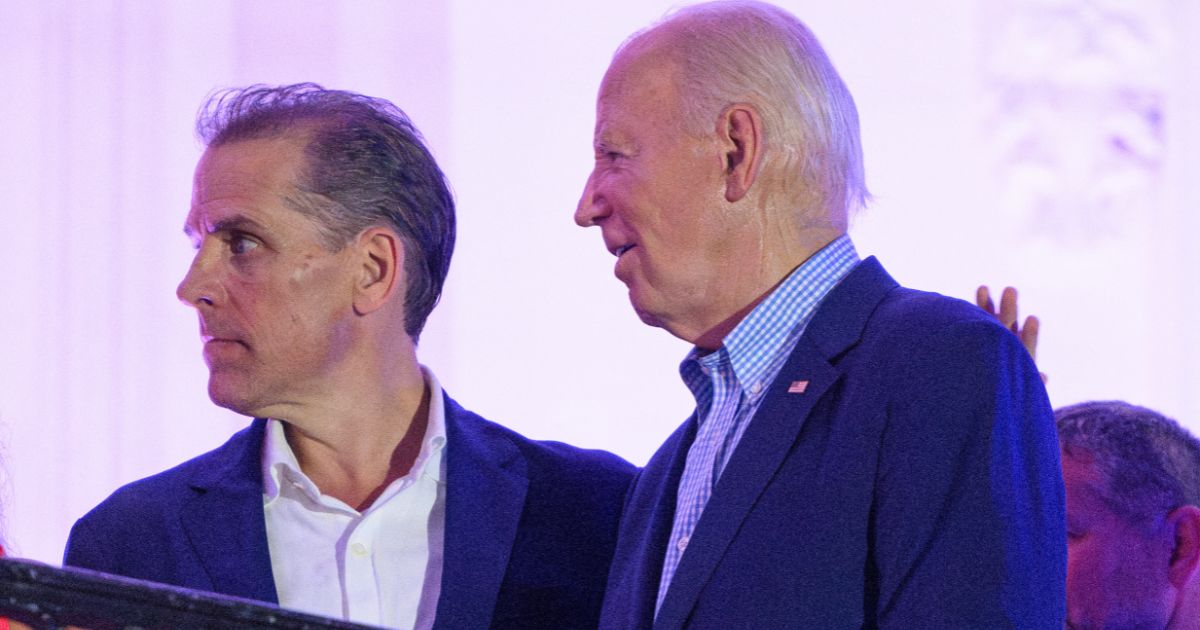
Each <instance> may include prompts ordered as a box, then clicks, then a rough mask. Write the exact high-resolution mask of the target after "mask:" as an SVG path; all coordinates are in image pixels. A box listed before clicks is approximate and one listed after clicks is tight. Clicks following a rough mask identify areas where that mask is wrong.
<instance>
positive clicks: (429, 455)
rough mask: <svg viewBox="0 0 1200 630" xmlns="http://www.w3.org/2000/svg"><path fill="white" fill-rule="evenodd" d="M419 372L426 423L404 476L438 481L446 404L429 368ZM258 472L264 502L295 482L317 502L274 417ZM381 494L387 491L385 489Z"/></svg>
mask: <svg viewBox="0 0 1200 630" xmlns="http://www.w3.org/2000/svg"><path fill="white" fill-rule="evenodd" d="M421 375H422V376H424V377H425V385H426V387H427V388H428V389H429V422H428V424H427V425H426V427H425V437H424V438H422V440H421V451H420V452H419V453H418V454H417V459H416V460H415V461H414V462H413V466H412V469H411V470H410V471H409V473H408V474H407V475H405V477H411V476H414V475H420V476H424V477H429V478H431V479H433V480H434V481H436V482H438V483H442V479H443V470H442V469H443V466H442V452H443V451H444V450H445V446H446V403H445V400H444V398H443V396H442V385H441V383H440V382H438V379H437V376H435V375H434V374H433V371H432V370H430V369H429V368H427V367H425V366H423V365H422V366H421ZM262 472H263V494H264V498H265V500H266V502H267V503H270V502H271V501H274V500H275V499H276V498H278V497H279V490H280V487H281V486H282V484H283V483H294V484H298V485H297V487H298V488H299V489H300V490H301V491H302V492H303V493H304V494H305V495H306V496H307V497H308V499H309V500H311V501H313V502H320V499H321V491H320V489H318V488H317V486H316V484H314V483H313V482H312V480H311V479H309V478H308V475H306V474H304V471H302V470H301V469H300V462H299V460H297V459H296V454H295V452H293V451H292V447H291V445H289V444H288V441H287V436H286V435H285V434H284V432H283V421H281V420H277V419H275V418H269V419H268V420H267V427H266V434H265V435H264V436H263V450H262ZM397 481H399V480H397ZM385 494H388V492H387V491H386V490H385ZM380 498H381V499H382V498H383V497H382V496H381V497H380ZM376 502H378V500H377V501H376Z"/></svg>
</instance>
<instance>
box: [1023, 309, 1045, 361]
mask: <svg viewBox="0 0 1200 630" xmlns="http://www.w3.org/2000/svg"><path fill="white" fill-rule="evenodd" d="M1040 326H1041V322H1039V321H1038V318H1037V316H1035V315H1030V316H1029V317H1026V318H1025V325H1024V326H1022V327H1021V344H1022V345H1024V346H1025V349H1026V350H1028V351H1029V356H1031V357H1033V360H1034V362H1035V363H1036V362H1037V342H1038V328H1039V327H1040Z"/></svg>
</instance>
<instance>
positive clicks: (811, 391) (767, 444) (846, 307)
mask: <svg viewBox="0 0 1200 630" xmlns="http://www.w3.org/2000/svg"><path fill="white" fill-rule="evenodd" d="M895 286H897V285H896V282H895V281H894V280H892V279H891V277H889V276H888V275H887V273H886V272H885V271H884V270H883V268H882V267H881V266H880V265H879V263H878V261H876V260H875V259H874V258H873V257H872V258H868V259H867V260H864V261H863V262H862V263H861V264H859V266H858V267H857V268H855V270H854V271H852V272H851V273H850V274H849V275H848V276H846V278H845V279H844V280H843V281H842V282H841V283H840V284H839V285H838V286H837V287H835V288H834V289H833V290H832V291H831V292H830V293H829V295H828V296H826V298H825V299H824V300H823V301H822V303H821V306H820V307H819V308H818V311H817V313H816V315H814V317H813V319H812V321H811V322H810V323H809V326H808V328H807V329H806V330H805V332H804V334H803V335H802V336H801V338H800V340H799V341H798V342H797V344H796V348H795V349H794V350H793V351H792V354H791V356H790V357H789V359H788V361H787V362H786V363H785V364H784V367H783V368H782V369H781V370H780V373H779V376H778V377H777V378H776V379H775V381H774V382H773V383H772V384H771V388H770V390H769V391H768V393H767V397H766V399H764V400H763V402H762V405H761V406H760V407H759V408H758V411H757V412H756V413H755V415H754V417H753V418H752V419H751V422H750V426H748V427H747V428H746V432H745V434H744V435H743V436H742V439H741V441H740V442H739V443H738V445H737V448H736V449H735V450H734V453H733V455H732V456H731V457H730V460H729V464H728V465H727V466H726V467H725V471H724V472H723V473H722V474H721V479H720V480H719V481H718V482H717V486H716V487H715V488H714V489H713V494H712V497H711V498H710V499H709V501H708V504H707V505H706V506H705V508H704V512H703V514H702V515H701V517H700V521H699V523H697V524H696V529H695V531H694V532H693V534H692V537H691V539H690V540H689V542H688V547H687V551H686V552H685V553H684V554H683V557H682V558H681V559H680V562H679V566H678V567H677V569H676V572H675V576H674V577H673V578H672V580H671V587H670V589H669V590H668V591H667V596H666V598H665V599H664V600H663V605H662V608H661V609H660V610H659V613H658V617H657V618H656V619H655V623H654V627H655V628H663V629H667V628H680V627H683V625H684V622H685V621H686V620H687V617H688V615H689V614H690V612H691V610H692V608H693V607H694V606H695V604H696V601H697V598H698V597H699V596H700V592H701V590H702V589H703V587H704V585H705V584H706V583H707V582H708V579H709V577H710V576H711V575H712V573H713V571H714V570H715V569H716V567H717V564H718V563H719V562H720V560H721V557H722V556H723V555H724V553H725V550H726V549H727V548H728V547H729V544H730V542H732V540H733V538H734V536H735V535H736V534H737V531H738V529H739V527H740V526H741V524H742V521H743V520H745V518H746V516H747V515H748V514H749V512H750V511H751V509H753V506H754V503H755V502H756V501H757V500H758V498H759V497H760V496H761V495H762V493H763V491H764V490H766V488H767V486H768V485H769V484H770V482H771V480H772V479H773V478H774V476H775V473H776V471H778V470H779V468H780V466H782V465H783V462H784V461H785V460H786V458H787V455H788V453H789V452H791V450H792V447H793V445H794V444H795V442H796V439H797V438H798V436H799V435H800V431H801V429H802V428H803V426H804V423H805V421H806V420H807V419H808V417H809V413H810V412H811V411H812V409H813V406H814V405H815V404H816V403H817V401H818V400H820V398H821V396H822V395H824V393H825V392H826V391H827V390H828V389H829V388H830V386H832V385H833V384H834V383H835V382H836V381H837V379H838V378H839V377H840V374H841V373H840V371H839V370H838V369H837V368H836V367H834V366H833V365H832V364H831V361H832V360H833V359H834V358H835V357H837V356H838V355H840V354H842V353H843V352H845V351H846V350H847V349H848V348H850V347H851V346H853V345H854V344H856V343H857V342H858V340H859V339H860V337H861V335H862V331H863V329H864V327H865V326H866V322H867V319H868V318H869V317H870V314H871V312H872V311H874V309H875V307H876V306H878V304H879V302H880V301H881V300H882V299H883V297H884V295H885V294H886V293H887V292H888V291H890V290H891V289H892V288H894V287H895ZM676 485H677V484H676ZM673 487H675V486H673ZM660 562H661V560H660Z"/></svg>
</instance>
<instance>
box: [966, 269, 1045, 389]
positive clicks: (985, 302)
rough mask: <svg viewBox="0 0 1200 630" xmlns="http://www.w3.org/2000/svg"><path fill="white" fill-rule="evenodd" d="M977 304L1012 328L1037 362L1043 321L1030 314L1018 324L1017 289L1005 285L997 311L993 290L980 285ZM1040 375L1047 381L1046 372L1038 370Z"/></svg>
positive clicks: (976, 299) (976, 298) (976, 292)
mask: <svg viewBox="0 0 1200 630" xmlns="http://www.w3.org/2000/svg"><path fill="white" fill-rule="evenodd" d="M975 304H977V305H979V308H981V309H983V310H985V311H987V312H988V313H989V314H990V315H991V316H992V317H995V318H996V319H998V320H1000V323H1001V324H1003V325H1004V327H1005V328H1007V329H1009V330H1011V331H1012V332H1013V334H1014V335H1016V336H1017V338H1018V339H1020V340H1021V345H1023V346H1025V349H1026V350H1028V351H1029V356H1030V357H1032V358H1033V360H1034V362H1035V363H1036V362H1037V342H1038V329H1039V327H1040V325H1041V323H1040V322H1039V321H1038V318H1037V317H1036V316H1034V315H1030V316H1029V317H1026V318H1025V323H1024V324H1023V325H1021V326H1018V325H1017V320H1018V317H1017V290H1016V289H1014V288H1012V287H1005V289H1004V291H1003V292H1002V293H1001V294H1000V310H999V311H997V310H996V305H995V303H993V302H992V295H991V292H990V291H989V290H988V288H987V286H985V285H980V287H979V288H978V289H976V290H975ZM1038 375H1039V376H1041V377H1042V382H1043V383H1045V382H1046V373H1045V372H1038Z"/></svg>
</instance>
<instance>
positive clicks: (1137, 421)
mask: <svg viewBox="0 0 1200 630" xmlns="http://www.w3.org/2000/svg"><path fill="white" fill-rule="evenodd" d="M1054 415H1055V420H1056V422H1057V424H1058V437H1059V441H1060V443H1061V447H1062V467H1063V479H1064V481H1065V482H1066V489H1067V536H1068V539H1067V540H1068V542H1067V555H1068V561H1067V627H1069V628H1077V629H1079V630H1084V629H1087V630H1091V629H1094V628H1095V629H1102V628H1147V629H1150V628H1153V629H1162V628H1169V629H1171V630H1184V629H1188V630H1194V629H1197V628H1200V441H1198V440H1196V438H1195V437H1193V436H1191V435H1190V434H1189V433H1188V432H1187V431H1185V430H1184V429H1183V428H1182V427H1180V426H1179V425H1178V424H1177V423H1175V421H1173V420H1171V419H1170V418H1167V417H1165V416H1163V415H1162V414H1160V413H1158V412H1155V411H1152V410H1150V409H1146V408H1144V407H1137V406H1134V405H1130V404H1128V403H1124V402H1118V401H1106V402H1086V403H1080V404H1077V405H1071V406H1069V407H1064V408H1062V409H1059V410H1058V411H1056V412H1055V414H1054Z"/></svg>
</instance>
